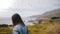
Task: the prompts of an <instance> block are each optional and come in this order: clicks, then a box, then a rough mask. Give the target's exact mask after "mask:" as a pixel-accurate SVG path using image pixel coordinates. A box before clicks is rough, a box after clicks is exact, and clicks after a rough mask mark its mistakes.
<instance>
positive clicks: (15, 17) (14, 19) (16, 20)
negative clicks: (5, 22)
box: [12, 13, 25, 26]
mask: <svg viewBox="0 0 60 34" xmlns="http://www.w3.org/2000/svg"><path fill="white" fill-rule="evenodd" d="M12 22H13V26H15V25H17V24H21V25H23V26H25V24H24V22H23V21H22V19H21V17H20V15H19V14H17V13H16V14H14V15H13V16H12Z"/></svg>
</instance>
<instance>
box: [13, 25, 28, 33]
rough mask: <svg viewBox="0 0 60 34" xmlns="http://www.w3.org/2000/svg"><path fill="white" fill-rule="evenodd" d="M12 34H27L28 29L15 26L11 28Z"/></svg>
mask: <svg viewBox="0 0 60 34" xmlns="http://www.w3.org/2000/svg"><path fill="white" fill-rule="evenodd" d="M13 34H28V29H27V27H26V26H22V25H16V26H15V27H14V28H13Z"/></svg>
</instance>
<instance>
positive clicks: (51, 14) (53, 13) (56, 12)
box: [29, 8, 60, 19]
mask: <svg viewBox="0 0 60 34" xmlns="http://www.w3.org/2000/svg"><path fill="white" fill-rule="evenodd" d="M54 16H56V17H57V16H59V17H60V8H59V9H54V10H51V11H47V12H45V13H44V14H42V15H35V16H30V17H29V18H31V19H32V18H34V19H37V18H51V17H54Z"/></svg>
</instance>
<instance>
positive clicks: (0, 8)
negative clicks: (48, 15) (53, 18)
mask: <svg viewBox="0 0 60 34" xmlns="http://www.w3.org/2000/svg"><path fill="white" fill-rule="evenodd" d="M57 8H60V0H0V17H11V15H12V14H14V13H19V14H20V15H21V16H22V17H28V16H32V15H38V14H43V13H44V12H46V11H50V10H53V9H57Z"/></svg>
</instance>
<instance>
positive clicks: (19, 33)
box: [12, 14, 28, 34]
mask: <svg viewBox="0 0 60 34" xmlns="http://www.w3.org/2000/svg"><path fill="white" fill-rule="evenodd" d="M12 22H13V26H14V28H13V34H28V29H27V27H26V26H25V24H24V23H23V21H22V19H21V17H20V16H19V14H14V15H13V16H12Z"/></svg>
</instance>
